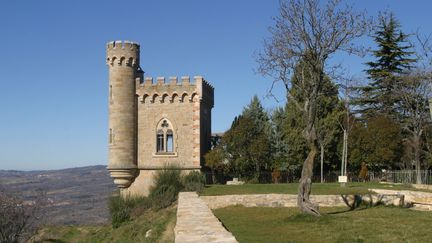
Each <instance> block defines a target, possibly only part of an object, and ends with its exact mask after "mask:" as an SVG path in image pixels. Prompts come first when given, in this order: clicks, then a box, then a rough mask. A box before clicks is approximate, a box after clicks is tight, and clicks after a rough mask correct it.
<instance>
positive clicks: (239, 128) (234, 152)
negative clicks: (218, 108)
mask: <svg viewBox="0 0 432 243" xmlns="http://www.w3.org/2000/svg"><path fill="white" fill-rule="evenodd" d="M270 136H271V124H270V119H269V116H268V114H267V112H266V111H265V110H264V108H263V107H262V105H261V102H260V101H259V99H258V97H257V96H254V97H253V98H252V100H251V102H250V104H249V105H248V106H246V107H245V108H244V110H243V112H242V114H241V115H240V116H238V117H236V118H235V119H234V121H233V123H232V126H231V128H230V129H229V130H228V131H227V132H226V133H225V134H224V136H223V137H222V143H221V145H222V146H223V147H224V149H225V153H226V157H227V160H228V162H229V165H228V168H229V172H230V174H231V175H232V176H236V177H241V178H244V179H246V180H249V181H255V182H257V181H259V180H260V177H261V171H262V170H270V169H271V167H272V159H271V154H272V153H271V143H270Z"/></svg>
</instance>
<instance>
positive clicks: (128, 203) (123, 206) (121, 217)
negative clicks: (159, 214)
mask: <svg viewBox="0 0 432 243" xmlns="http://www.w3.org/2000/svg"><path fill="white" fill-rule="evenodd" d="M148 205H149V202H148V199H147V198H145V197H122V196H119V195H115V196H111V197H110V198H109V201H108V208H109V212H110V216H111V224H112V226H113V228H118V227H119V226H120V225H121V224H122V223H124V222H127V221H130V220H131V211H132V210H133V209H136V208H148Z"/></svg>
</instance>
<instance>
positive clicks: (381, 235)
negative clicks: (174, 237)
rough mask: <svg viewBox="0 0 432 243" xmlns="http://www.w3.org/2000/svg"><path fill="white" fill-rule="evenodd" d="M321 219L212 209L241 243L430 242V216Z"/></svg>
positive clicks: (331, 213)
mask: <svg viewBox="0 0 432 243" xmlns="http://www.w3.org/2000/svg"><path fill="white" fill-rule="evenodd" d="M321 212H322V213H323V215H322V216H321V217H314V216H309V215H303V214H300V213H299V211H298V209H296V208H259V207H252V208H246V207H241V206H232V207H227V208H221V209H216V210H215V211H214V213H215V215H216V216H217V217H218V218H219V219H220V220H221V221H222V223H223V224H224V225H225V227H226V228H227V229H228V230H229V231H231V232H232V233H233V235H234V236H235V237H236V239H237V240H238V241H239V242H240V243H241V242H265V243H268V242H430V239H431V236H432V233H431V231H430V226H431V225H432V213H431V212H420V211H414V210H410V209H405V208H398V207H383V206H379V207H372V208H362V209H357V210H354V211H347V210H346V208H322V209H321Z"/></svg>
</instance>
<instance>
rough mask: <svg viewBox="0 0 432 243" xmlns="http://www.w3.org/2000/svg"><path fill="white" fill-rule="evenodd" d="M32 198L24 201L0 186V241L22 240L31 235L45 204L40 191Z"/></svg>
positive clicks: (12, 241) (11, 242) (39, 220)
mask: <svg viewBox="0 0 432 243" xmlns="http://www.w3.org/2000/svg"><path fill="white" fill-rule="evenodd" d="M33 199H34V200H30V201H24V200H21V199H19V198H18V197H16V196H14V195H11V194H10V193H7V192H5V190H2V189H1V188H0V242H2V243H3V242H4V243H6V242H7V243H15V242H24V241H26V240H27V239H29V238H30V237H32V236H33V234H34V233H35V232H36V230H37V226H38V225H39V223H40V222H41V216H42V207H43V206H45V205H46V200H44V199H45V197H44V196H43V194H42V193H39V194H38V195H37V196H36V197H35V198H33Z"/></svg>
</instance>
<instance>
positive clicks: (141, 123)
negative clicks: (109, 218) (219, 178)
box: [107, 41, 214, 195]
mask: <svg viewBox="0 0 432 243" xmlns="http://www.w3.org/2000/svg"><path fill="white" fill-rule="evenodd" d="M139 58H140V50H139V44H137V43H133V42H128V41H125V42H121V41H115V42H109V43H108V44H107V65H108V69H109V164H108V170H109V171H110V175H111V177H113V179H114V183H115V184H117V186H118V187H119V188H120V190H121V192H122V194H123V195H127V194H138V195H147V194H148V193H149V189H150V187H151V186H152V185H153V177H154V175H155V173H156V172H157V171H159V170H161V169H165V168H172V167H175V168H176V169H180V170H182V171H183V172H184V173H187V172H188V171H193V170H200V169H201V168H202V166H203V156H204V154H205V153H206V152H207V151H208V150H209V149H210V138H211V109H212V108H213V103H214V88H213V86H211V85H210V84H209V83H208V82H207V81H206V80H205V79H204V78H203V77H201V76H195V77H194V80H193V82H191V81H190V79H189V77H188V76H183V77H182V78H181V80H180V82H179V81H178V80H177V77H170V78H169V80H168V82H166V80H165V78H164V77H157V78H156V82H155V83H154V82H153V78H151V77H146V78H144V77H143V72H142V70H141V68H140V66H139Z"/></svg>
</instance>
